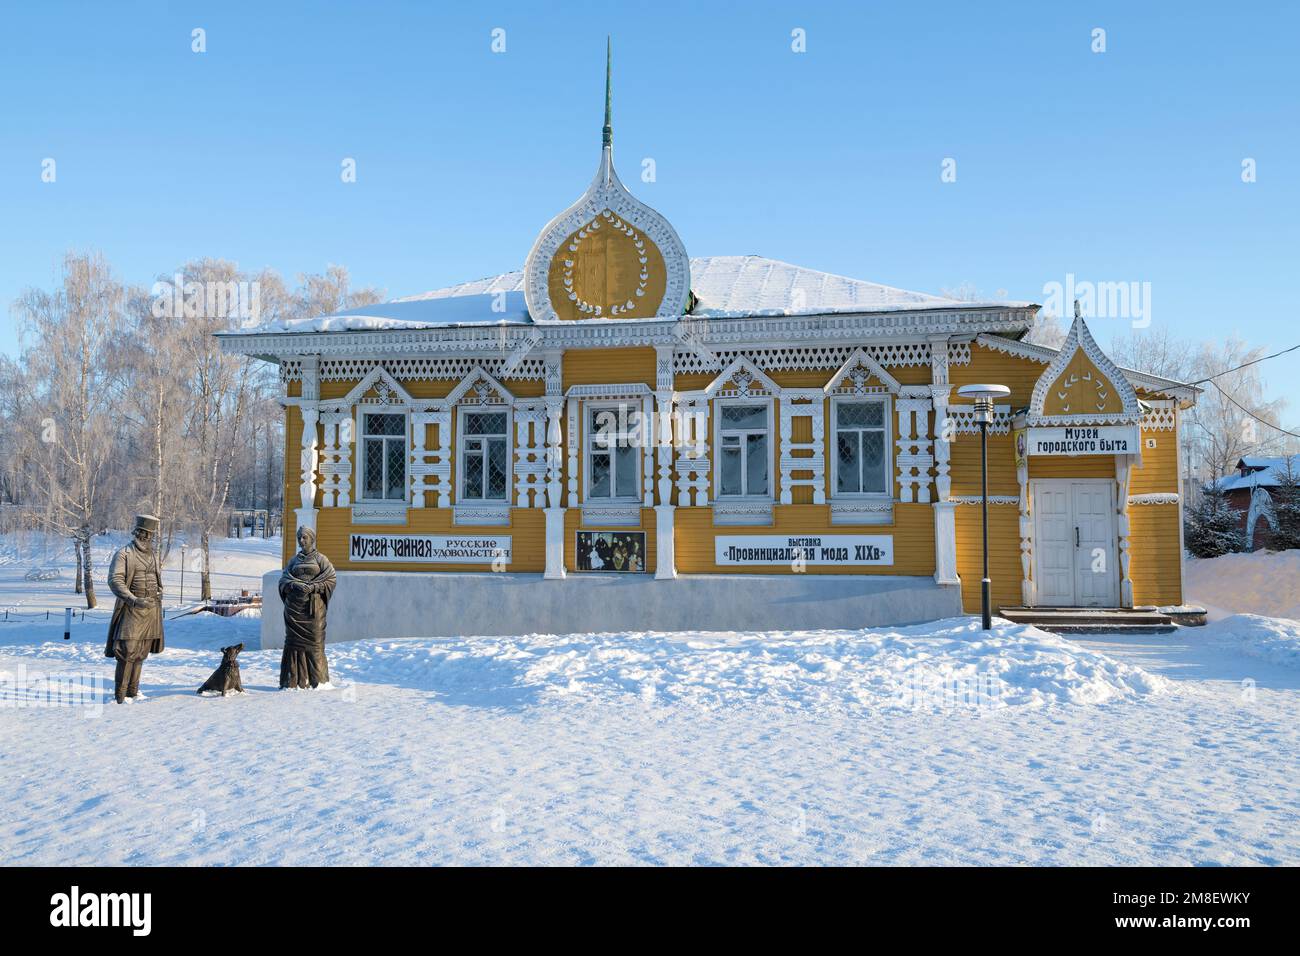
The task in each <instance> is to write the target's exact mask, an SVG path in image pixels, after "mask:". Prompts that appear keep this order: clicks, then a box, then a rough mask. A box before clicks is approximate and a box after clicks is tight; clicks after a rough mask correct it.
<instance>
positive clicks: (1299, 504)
mask: <svg viewBox="0 0 1300 956" xmlns="http://www.w3.org/2000/svg"><path fill="white" fill-rule="evenodd" d="M1296 458H1297V456H1289V457H1287V458H1286V459H1285V460H1284V462H1283V464H1282V467H1281V468H1279V469H1277V486H1276V487H1275V488H1274V489H1273V515H1274V529H1273V534H1272V539H1271V541H1270V543H1271V544H1272V546H1273V547H1274V548H1275V549H1276V550H1278V551H1289V550H1291V549H1293V548H1300V467H1298V464H1297V461H1296Z"/></svg>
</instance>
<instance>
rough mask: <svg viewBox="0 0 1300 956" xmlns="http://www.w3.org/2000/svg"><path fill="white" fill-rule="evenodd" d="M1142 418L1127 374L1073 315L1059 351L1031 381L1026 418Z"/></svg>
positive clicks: (1062, 421) (1064, 421) (1063, 421)
mask: <svg viewBox="0 0 1300 956" xmlns="http://www.w3.org/2000/svg"><path fill="white" fill-rule="evenodd" d="M1141 417H1142V409H1141V407H1140V406H1139V404H1138V397H1137V392H1136V391H1135V390H1134V388H1133V384H1132V383H1131V382H1130V381H1129V380H1128V376H1126V375H1125V374H1124V372H1123V371H1121V370H1120V368H1119V366H1117V365H1116V364H1115V363H1114V362H1112V361H1111V360H1110V358H1108V357H1107V356H1106V354H1105V353H1104V352H1102V350H1101V349H1100V348H1099V347H1098V345H1097V343H1096V342H1095V341H1094V340H1093V337H1092V333H1091V332H1090V331H1088V326H1087V323H1085V322H1084V321H1083V319H1082V318H1081V317H1079V316H1077V315H1076V316H1075V318H1074V324H1073V325H1071V326H1070V334H1069V335H1067V336H1066V338H1065V344H1064V345H1062V346H1061V351H1060V352H1058V353H1057V355H1056V357H1055V358H1054V359H1052V361H1051V363H1050V364H1049V365H1048V366H1047V370H1046V371H1045V372H1043V374H1042V375H1041V376H1039V379H1038V381H1037V383H1035V385H1034V393H1033V396H1032V397H1031V398H1030V400H1029V414H1028V423H1029V424H1031V425H1070V424H1093V425H1118V424H1128V423H1131V422H1136V421H1139V420H1140V419H1141Z"/></svg>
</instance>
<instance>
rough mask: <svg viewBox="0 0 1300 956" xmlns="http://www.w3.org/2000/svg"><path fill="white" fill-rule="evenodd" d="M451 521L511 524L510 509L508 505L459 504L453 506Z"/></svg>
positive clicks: (496, 525)
mask: <svg viewBox="0 0 1300 956" xmlns="http://www.w3.org/2000/svg"><path fill="white" fill-rule="evenodd" d="M451 523H452V524H457V525H490V526H494V527H504V526H505V525H508V524H510V509H509V507H507V506H506V505H474V504H458V505H454V506H453V507H452V510H451Z"/></svg>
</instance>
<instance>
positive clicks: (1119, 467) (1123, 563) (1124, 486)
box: [1115, 455, 1135, 607]
mask: <svg viewBox="0 0 1300 956" xmlns="http://www.w3.org/2000/svg"><path fill="white" fill-rule="evenodd" d="M1134 457H1135V456H1133V455H1116V456H1115V485H1116V488H1115V530H1116V537H1117V538H1118V551H1119V588H1120V600H1119V603H1120V605H1121V606H1123V607H1132V606H1133V580H1132V578H1130V577H1129V576H1128V566H1129V557H1130V555H1129V520H1128V487H1129V479H1130V478H1131V477H1132V475H1133V461H1134Z"/></svg>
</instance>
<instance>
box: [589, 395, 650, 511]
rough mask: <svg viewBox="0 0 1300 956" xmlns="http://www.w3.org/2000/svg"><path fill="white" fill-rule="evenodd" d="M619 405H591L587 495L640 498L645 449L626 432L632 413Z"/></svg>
mask: <svg viewBox="0 0 1300 956" xmlns="http://www.w3.org/2000/svg"><path fill="white" fill-rule="evenodd" d="M633 412H635V414H637V415H640V406H637V407H636V408H635V409H634V410H629V409H628V408H627V406H623V408H622V414H620V407H619V406H618V405H596V406H588V407H587V429H586V431H587V498H588V499H591V500H601V501H620V500H626V501H632V500H639V498H640V490H641V474H640V472H641V449H640V448H639V447H637V445H636V444H635V443H634V442H633V441H632V440H631V439H630V436H629V435H628V434H625V432H624V428H625V427H627V426H626V423H627V422H628V421H629V420H631V416H632V414H633Z"/></svg>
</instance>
